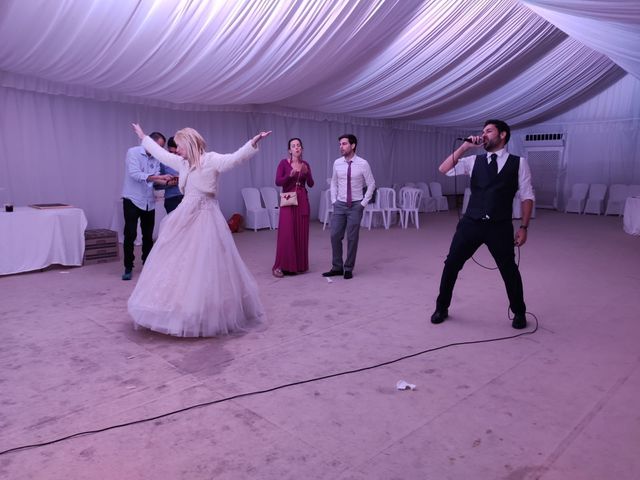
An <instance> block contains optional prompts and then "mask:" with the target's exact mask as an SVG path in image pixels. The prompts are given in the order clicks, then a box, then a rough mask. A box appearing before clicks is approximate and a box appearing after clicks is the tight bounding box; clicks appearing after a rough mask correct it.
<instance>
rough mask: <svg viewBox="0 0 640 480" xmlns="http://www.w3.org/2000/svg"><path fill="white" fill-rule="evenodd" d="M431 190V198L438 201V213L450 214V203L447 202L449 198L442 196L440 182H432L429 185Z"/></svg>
mask: <svg viewBox="0 0 640 480" xmlns="http://www.w3.org/2000/svg"><path fill="white" fill-rule="evenodd" d="M429 190H431V196H432V197H433V198H434V199H435V201H436V211H437V212H441V211H445V212H448V211H449V202H448V201H447V197H445V196H444V195H442V185H440V183H438V182H430V183H429Z"/></svg>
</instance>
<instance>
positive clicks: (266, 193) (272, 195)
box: [260, 187, 280, 230]
mask: <svg viewBox="0 0 640 480" xmlns="http://www.w3.org/2000/svg"><path fill="white" fill-rule="evenodd" d="M260 195H262V201H263V202H264V206H265V207H266V209H267V211H268V212H269V222H270V223H271V229H272V230H275V229H276V228H278V222H279V221H280V202H279V195H278V190H276V188H275V187H260Z"/></svg>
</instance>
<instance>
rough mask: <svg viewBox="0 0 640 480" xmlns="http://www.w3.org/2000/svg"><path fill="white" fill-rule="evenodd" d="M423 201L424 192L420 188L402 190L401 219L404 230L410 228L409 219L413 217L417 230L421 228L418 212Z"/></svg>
mask: <svg viewBox="0 0 640 480" xmlns="http://www.w3.org/2000/svg"><path fill="white" fill-rule="evenodd" d="M421 200H422V190H420V189H419V188H407V187H405V188H403V189H402V207H401V211H400V218H401V220H402V228H407V227H408V226H409V218H410V217H411V215H413V224H414V225H415V226H416V229H419V228H420V218H419V215H418V211H419V209H420V202H421Z"/></svg>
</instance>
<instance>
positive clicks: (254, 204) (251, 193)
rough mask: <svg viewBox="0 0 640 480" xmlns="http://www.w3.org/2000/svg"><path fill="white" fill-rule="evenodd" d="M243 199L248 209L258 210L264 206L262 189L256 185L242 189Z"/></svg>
mask: <svg viewBox="0 0 640 480" xmlns="http://www.w3.org/2000/svg"><path fill="white" fill-rule="evenodd" d="M241 191H242V199H243V200H244V206H245V207H247V210H257V209H260V208H262V202H260V191H259V190H258V189H257V188H254V187H245V188H243V189H242V190H241Z"/></svg>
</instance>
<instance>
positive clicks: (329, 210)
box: [322, 190, 333, 230]
mask: <svg viewBox="0 0 640 480" xmlns="http://www.w3.org/2000/svg"><path fill="white" fill-rule="evenodd" d="M324 202H325V203H324V218H323V219H322V230H324V229H325V228H326V227H327V223H329V216H330V215H331V214H333V204H332V203H331V190H327V191H326V192H324Z"/></svg>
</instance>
